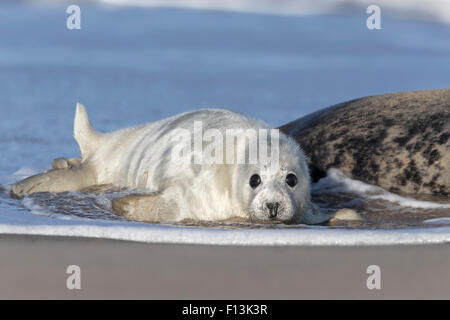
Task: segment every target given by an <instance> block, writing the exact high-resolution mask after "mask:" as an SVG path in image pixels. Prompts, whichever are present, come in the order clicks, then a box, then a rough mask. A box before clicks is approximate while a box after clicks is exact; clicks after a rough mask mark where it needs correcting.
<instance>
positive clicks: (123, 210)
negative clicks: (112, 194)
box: [112, 193, 177, 222]
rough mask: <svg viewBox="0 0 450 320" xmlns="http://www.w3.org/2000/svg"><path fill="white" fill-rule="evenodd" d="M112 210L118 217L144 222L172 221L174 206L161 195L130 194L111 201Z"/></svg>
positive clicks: (173, 218) (174, 213)
mask: <svg viewBox="0 0 450 320" xmlns="http://www.w3.org/2000/svg"><path fill="white" fill-rule="evenodd" d="M112 209H113V210H114V211H115V212H116V213H118V214H119V215H121V216H123V217H125V218H127V219H131V220H135V221H144V222H160V221H174V220H175V215H176V213H177V210H176V205H175V204H171V203H170V202H168V201H167V200H166V199H164V196H163V193H151V194H130V195H127V196H123V197H120V198H116V199H114V200H113V201H112Z"/></svg>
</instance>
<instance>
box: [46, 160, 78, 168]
mask: <svg viewBox="0 0 450 320" xmlns="http://www.w3.org/2000/svg"><path fill="white" fill-rule="evenodd" d="M80 164H81V159H80V158H56V159H53V161H52V169H70V168H73V167H76V166H79V165H80Z"/></svg>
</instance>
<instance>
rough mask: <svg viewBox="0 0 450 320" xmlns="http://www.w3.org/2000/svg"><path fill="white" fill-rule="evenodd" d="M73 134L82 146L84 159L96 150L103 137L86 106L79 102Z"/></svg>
mask: <svg viewBox="0 0 450 320" xmlns="http://www.w3.org/2000/svg"><path fill="white" fill-rule="evenodd" d="M73 136H74V138H75V140H76V141H77V143H78V146H79V147H80V151H81V159H82V161H84V160H85V159H86V158H88V157H89V155H91V154H92V153H94V152H95V150H96V149H97V148H98V146H99V145H100V140H101V138H102V134H101V133H100V132H97V131H95V129H94V128H93V127H92V125H91V122H90V121H89V117H88V114H87V111H86V108H85V107H84V106H83V105H82V104H81V103H79V102H77V108H76V111H75V120H74V124H73Z"/></svg>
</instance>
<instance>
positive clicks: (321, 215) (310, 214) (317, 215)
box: [302, 202, 334, 224]
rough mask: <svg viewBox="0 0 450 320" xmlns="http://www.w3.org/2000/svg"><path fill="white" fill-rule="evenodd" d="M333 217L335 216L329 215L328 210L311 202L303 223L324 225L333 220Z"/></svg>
mask: <svg viewBox="0 0 450 320" xmlns="http://www.w3.org/2000/svg"><path fill="white" fill-rule="evenodd" d="M333 216H334V215H333V214H329V213H327V211H326V210H324V209H322V208H320V207H319V206H317V205H316V204H314V203H312V202H310V205H309V208H308V209H307V210H306V213H305V215H304V216H303V219H302V223H304V224H318V223H323V222H326V221H328V220H330V219H331V218H333Z"/></svg>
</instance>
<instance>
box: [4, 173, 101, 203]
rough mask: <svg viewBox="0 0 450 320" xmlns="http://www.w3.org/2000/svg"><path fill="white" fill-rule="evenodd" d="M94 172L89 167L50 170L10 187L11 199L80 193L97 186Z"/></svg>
mask: <svg viewBox="0 0 450 320" xmlns="http://www.w3.org/2000/svg"><path fill="white" fill-rule="evenodd" d="M96 180H97V179H96V175H95V172H94V170H92V169H89V167H86V166H84V167H74V168H70V169H51V170H49V171H47V172H44V173H40V174H37V175H34V176H31V177H28V178H26V179H24V180H22V181H19V182H17V183H15V184H13V185H11V192H10V193H11V197H13V198H16V199H20V198H23V197H24V196H26V195H30V194H33V193H36V192H68V191H80V190H82V189H84V188H86V187H89V186H91V185H94V184H97V181H96Z"/></svg>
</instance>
